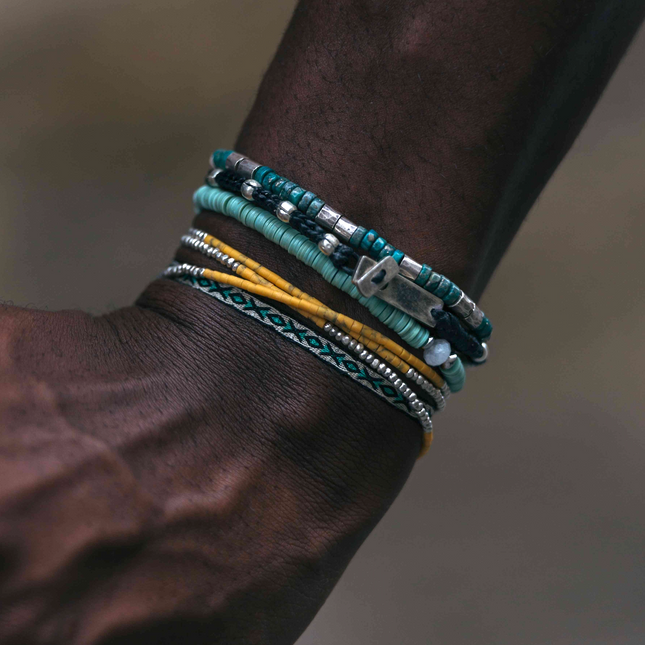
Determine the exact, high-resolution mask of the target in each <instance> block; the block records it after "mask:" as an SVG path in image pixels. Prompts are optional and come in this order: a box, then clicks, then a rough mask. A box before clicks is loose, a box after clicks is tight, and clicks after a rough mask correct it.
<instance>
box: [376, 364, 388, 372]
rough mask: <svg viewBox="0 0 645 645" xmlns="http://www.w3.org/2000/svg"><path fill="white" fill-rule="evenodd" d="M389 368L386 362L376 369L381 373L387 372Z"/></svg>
mask: <svg viewBox="0 0 645 645" xmlns="http://www.w3.org/2000/svg"><path fill="white" fill-rule="evenodd" d="M386 369H387V365H386V364H385V363H381V364H380V365H379V366H378V369H377V370H376V371H377V372H378V373H379V374H385V370H386Z"/></svg>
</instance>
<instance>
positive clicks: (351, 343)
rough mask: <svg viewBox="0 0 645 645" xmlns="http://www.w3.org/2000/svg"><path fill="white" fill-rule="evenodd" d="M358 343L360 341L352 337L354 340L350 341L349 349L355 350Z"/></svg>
mask: <svg viewBox="0 0 645 645" xmlns="http://www.w3.org/2000/svg"><path fill="white" fill-rule="evenodd" d="M356 345H358V343H357V342H356V341H355V340H354V339H353V338H352V340H350V341H349V345H348V347H349V349H351V350H352V351H354V350H355V349H356Z"/></svg>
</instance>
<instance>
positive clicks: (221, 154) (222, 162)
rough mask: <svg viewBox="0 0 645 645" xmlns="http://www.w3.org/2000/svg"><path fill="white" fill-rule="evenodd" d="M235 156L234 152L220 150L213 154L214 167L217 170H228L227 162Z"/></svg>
mask: <svg viewBox="0 0 645 645" xmlns="http://www.w3.org/2000/svg"><path fill="white" fill-rule="evenodd" d="M232 154H233V151H232V150H224V149H223V148H220V149H219V150H215V152H214V153H213V165H214V166H215V167H216V168H226V160H227V159H228V158H229V157H230V156H231V155H232Z"/></svg>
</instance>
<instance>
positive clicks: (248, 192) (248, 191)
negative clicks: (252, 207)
mask: <svg viewBox="0 0 645 645" xmlns="http://www.w3.org/2000/svg"><path fill="white" fill-rule="evenodd" d="M258 188H262V186H261V185H260V182H259V181H255V179H247V180H246V181H245V182H244V183H243V184H242V188H241V191H240V192H241V193H242V197H244V199H248V200H249V201H250V202H252V201H253V191H254V190H257V189H258Z"/></svg>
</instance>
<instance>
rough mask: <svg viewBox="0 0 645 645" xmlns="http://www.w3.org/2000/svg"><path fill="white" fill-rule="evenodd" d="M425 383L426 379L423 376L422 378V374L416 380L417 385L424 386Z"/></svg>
mask: <svg viewBox="0 0 645 645" xmlns="http://www.w3.org/2000/svg"><path fill="white" fill-rule="evenodd" d="M424 382H425V379H424V378H423V376H421V374H419V376H417V378H416V384H417V385H423V383H424Z"/></svg>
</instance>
